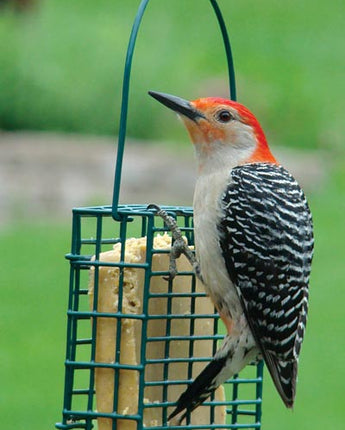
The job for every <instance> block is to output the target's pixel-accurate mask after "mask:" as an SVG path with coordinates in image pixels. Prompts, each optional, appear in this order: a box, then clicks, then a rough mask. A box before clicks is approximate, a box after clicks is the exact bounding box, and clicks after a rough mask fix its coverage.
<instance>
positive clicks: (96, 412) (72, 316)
mask: <svg viewBox="0 0 345 430" xmlns="http://www.w3.org/2000/svg"><path fill="white" fill-rule="evenodd" d="M164 209H165V210H167V211H168V212H169V214H171V215H172V216H174V217H175V218H176V220H177V222H178V224H179V226H180V227H181V229H182V231H183V232H184V235H185V236H186V239H187V240H188V243H189V245H191V246H193V244H194V237H193V212H192V209H191V208H189V207H173V206H169V207H164ZM111 212H112V208H111V206H100V207H89V208H78V209H75V210H74V211H73V232H72V246H71V252H70V253H69V254H68V255H67V256H66V257H67V258H68V260H69V261H70V266H71V268H70V290H69V303H68V312H67V315H68V324H67V350H66V361H65V366H66V374H65V393H64V406H63V420H62V422H61V423H58V424H56V428H58V429H78V428H79V429H87V430H90V429H92V428H99V429H109V430H110V429H111V430H114V429H117V430H120V429H122V428H123V429H135V430H142V429H144V428H145V429H152V430H153V429H156V430H157V429H158V430H159V429H161V430H163V429H168V428H169V429H173V428H181V427H176V426H175V427H174V426H169V425H168V423H167V417H168V415H169V413H170V412H171V411H172V409H173V405H174V404H175V402H176V400H177V397H178V395H177V393H181V392H182V391H183V390H184V389H185V387H186V384H187V383H189V382H191V380H192V379H193V378H194V377H195V373H198V372H199V370H200V369H201V368H202V367H204V366H205V365H206V363H207V362H208V361H209V360H210V358H211V356H212V355H213V354H214V352H215V350H216V349H217V344H218V342H219V341H220V339H221V338H222V336H221V335H219V334H218V315H217V314H216V312H215V310H214V309H213V307H212V309H211V311H208V312H207V313H203V312H200V309H201V308H200V303H201V302H200V301H202V300H205V301H209V299H208V298H207V297H205V294H204V292H203V291H202V289H198V287H197V281H196V279H195V276H194V274H193V272H192V271H191V269H189V268H187V269H188V270H183V271H182V272H180V273H179V274H178V276H177V277H176V278H175V280H174V281H165V280H163V279H162V276H164V275H168V260H169V258H168V257H169V255H168V254H169V249H158V248H155V243H156V242H155V240H156V238H157V237H159V236H160V237H162V235H164V233H166V231H167V228H166V227H165V226H164V225H163V224H162V221H161V220H160V218H158V217H156V216H155V215H154V213H153V212H152V211H148V210H146V207H144V206H140V205H126V206H119V212H120V214H121V221H119V222H116V221H114V220H113V219H112V217H111ZM133 238H134V239H133ZM139 238H145V239H139ZM136 239H138V240H143V241H144V242H143V244H144V245H143V248H142V258H141V259H139V258H137V259H136V260H135V261H128V255H127V254H128V253H127V251H128V252H129V247H130V243H131V241H132V240H136ZM114 248H117V249H118V250H119V256H118V259H117V260H115V261H114V260H113V261H110V260H109V259H107V258H106V256H107V255H108V254H109V253H111V252H112V251H113V250H114ZM162 255H165V256H166V258H165V260H164V264H162V265H158V266H157V265H156V264H155V259H156V258H160V257H161V256H162ZM114 270H115V271H117V275H118V277H117V278H116V280H115V281H114V279H113V282H114V285H115V284H116V283H117V284H118V288H117V292H116V294H115V296H116V297H115V296H113V299H114V302H113V303H110V304H109V306H110V310H109V307H108V308H104V307H103V308H102V305H101V303H102V299H101V294H102V288H105V280H104V279H105V278H104V273H108V274H109V276H111V273H112V272H111V271H114ZM129 275H130V276H132V277H133V276H134V277H136V279H139V285H138V293H137V296H138V297H137V299H138V301H139V302H140V304H139V306H138V307H137V308H135V310H130V311H128V308H126V306H127V305H128V300H129V298H128V285H129V280H128V276H129ZM179 282H183V289H182V290H181V288H180V289H178V288H176V287H175V285H176V284H178V283H179ZM158 284H159V285H160V287H159V289H157V285H158ZM115 299H116V300H115ZM131 299H132V300H134V298H133V296H131ZM115 301H117V304H116V305H115V304H114V303H115ZM181 303H182V304H181ZM186 309H189V311H188V312H186ZM181 312H182V313H181ZM181 321H183V322H182V323H181ZM107 324H108V326H109V324H110V326H111V327H112V328H111V329H110V330H111V333H112V335H114V334H115V335H114V336H113V341H112V343H111V341H109V339H107V342H110V343H111V347H110V349H112V353H111V354H110V355H111V360H109V359H108V361H107V360H105V359H104V357H102V358H100V355H98V354H99V348H102V342H103V340H102V338H101V337H100V336H101V330H102V327H103V329H104V326H105V325H107ZM205 324H206V326H208V327H210V330H209V331H208V332H206V331H205V330H204V327H205ZM115 326H116V328H115V329H114V327H115ZM198 326H199V329H198ZM200 327H201V329H200ZM131 328H132V329H133V330H134V331H135V332H136V333H137V334H136V336H135V342H137V345H136V353H135V354H134V355H135V360H133V359H129V361H126V359H124V358H123V356H122V355H121V354H122V352H121V351H123V350H124V349H126V348H127V349H128V348H129V350H130V351H131V346H130V345H129V344H130V342H129V339H131V337H130V336H127V334H128V333H127V334H126V330H127V331H128V330H131ZM108 334H109V333H108ZM126 336H127V337H126ZM181 345H182V346H181ZM103 346H104V345H103ZM108 347H109V345H108ZM108 349H109V348H108ZM132 352H133V351H132ZM100 372H104V375H103V379H99V378H101V377H102V375H101V373H100ZM100 375H101V376H100ZM133 381H134V382H133ZM102 383H105V384H108V387H109V386H110V391H111V393H112V394H110V403H111V404H110V403H109V398H108V400H107V406H106V407H104V406H102V405H101V404H100V402H99V399H98V398H97V396H101V395H103V394H102V392H101V391H100V390H102V386H101V384H102ZM97 384H98V385H97ZM124 385H126V386H127V387H128V386H130V387H132V391H131V392H130V393H129V397H128V396H127V397H126V387H125V388H124ZM133 385H134V387H135V390H134V391H133ZM127 394H128V393H127ZM261 394H262V364H261V363H260V364H259V365H252V366H248V368H247V369H246V371H245V374H244V375H242V374H241V376H236V377H235V378H233V379H231V380H229V381H227V383H226V384H225V396H226V399H225V398H219V397H218V398H211V399H210V400H209V401H206V402H205V403H204V405H202V406H200V407H199V409H200V410H202V409H204V411H203V412H198V413H197V415H198V416H201V415H202V416H204V417H205V416H206V417H207V421H206V424H205V421H204V423H202V424H201V423H196V422H195V421H193V414H191V417H187V422H186V424H185V425H184V426H183V428H188V429H206V428H207V429H221V428H224V429H225V428H226V429H260V425H261V424H260V421H261V403H262V400H261ZM108 396H109V392H108ZM111 397H113V398H111ZM125 397H126V398H127V399H128V398H129V399H130V400H129V404H127V405H126V406H124V404H123V403H124V402H126V400H125ZM127 402H128V400H127ZM220 409H221V410H222V411H224V413H225V419H224V420H223V421H222V422H221V423H219V420H218V421H217V419H216V418H217V417H219V410H220ZM147 417H148V418H147ZM203 419H205V418H203ZM207 422H209V423H210V424H207Z"/></svg>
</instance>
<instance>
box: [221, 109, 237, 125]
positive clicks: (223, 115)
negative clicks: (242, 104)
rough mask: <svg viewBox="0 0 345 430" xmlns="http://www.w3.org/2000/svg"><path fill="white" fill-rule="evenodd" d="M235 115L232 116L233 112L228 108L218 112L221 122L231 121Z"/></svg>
mask: <svg viewBox="0 0 345 430" xmlns="http://www.w3.org/2000/svg"><path fill="white" fill-rule="evenodd" d="M233 118H234V117H233V116H232V114H231V113H230V112H229V111H228V110H225V109H224V110H221V111H220V112H218V113H217V120H218V121H220V122H229V121H231V120H232V119H233Z"/></svg>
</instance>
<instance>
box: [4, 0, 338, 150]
mask: <svg viewBox="0 0 345 430" xmlns="http://www.w3.org/2000/svg"><path fill="white" fill-rule="evenodd" d="M138 3H139V0H117V1H116V2H109V1H108V0H98V1H97V2H95V1H93V0H74V1H73V2H71V1H69V0H42V1H39V2H37V6H36V8H34V9H33V10H32V11H31V12H28V13H26V14H23V13H22V14H15V13H13V11H11V10H10V9H6V8H3V9H1V13H0V38H1V40H4V41H5V42H6V43H4V49H2V50H1V52H0V66H1V74H0V128H4V129H11V130H12V129H35V130H37V129H42V130H64V131H73V132H83V133H97V134H114V133H115V134H116V133H117V131H118V118H119V108H120V97H121V81H122V73H123V64H124V57H125V50H126V46H127V41H128V37H129V32H130V28H131V25H132V20H133V17H134V15H135V12H136V9H137V6H138ZM219 4H220V6H221V7H222V10H223V12H224V16H225V18H226V21H227V22H228V23H229V30H230V33H231V37H232V44H233V51H234V58H235V66H236V71H237V78H238V95H239V100H240V101H241V102H243V103H245V104H247V105H248V106H249V107H251V108H252V110H253V111H254V112H255V113H256V114H257V115H258V117H259V118H260V119H263V120H264V123H263V125H264V129H266V130H270V136H269V137H270V139H271V140H274V141H277V140H278V136H279V143H280V144H285V145H289V146H298V147H303V146H304V147H309V148H319V147H324V146H327V145H328V143H327V142H332V147H334V146H336V145H338V146H341V145H342V136H343V135H344V131H345V130H344V123H343V121H342V119H341V118H342V117H341V116H340V115H339V112H341V110H342V105H343V100H342V97H341V93H342V91H343V90H344V80H343V70H344V69H345V58H344V56H342V55H341V52H342V50H343V46H342V40H343V38H342V24H343V22H342V16H343V15H344V8H345V4H344V2H342V1H340V0H332V1H329V2H327V3H321V4H320V3H319V2H315V1H313V0H303V1H301V2H289V4H287V3H286V2H276V1H273V0H262V1H260V2H257V1H256V0H247V1H246V2H236V1H226V0H219ZM219 33H220V32H219V31H218V29H217V24H216V20H215V18H214V17H213V12H212V9H211V6H210V4H209V2H208V1H207V0H203V1H202V0H188V2H187V1H186V0H174V1H164V2H160V1H154V0H153V1H151V2H150V4H149V7H148V8H147V12H146V14H145V17H144V21H143V24H142V28H141V30H140V33H139V37H138V42H137V46H136V50H135V56H134V63H133V76H132V85H131V104H130V112H129V121H128V131H129V134H130V135H132V136H135V137H140V138H150V139H151V138H163V137H164V138H166V131H165V130H164V127H163V126H162V124H164V122H165V120H166V118H168V115H171V113H169V112H167V111H165V110H164V109H162V107H161V106H159V105H158V104H157V103H155V102H153V100H150V99H149V98H148V96H147V90H148V89H156V90H161V91H166V92H171V93H175V94H179V95H181V96H184V97H186V98H196V97H199V96H207V95H227V94H228V89H227V87H228V85H227V81H226V79H227V78H226V73H225V70H226V67H225V58H224V49H223V46H222V42H221V37H220V34H219ZM289 123H290V124H295V126H294V127H288V126H287V124H289ZM169 133H170V135H171V138H172V139H173V138H174V137H175V138H179V137H180V136H182V133H183V131H182V130H181V128H180V127H178V125H176V127H175V128H173V129H171V130H169Z"/></svg>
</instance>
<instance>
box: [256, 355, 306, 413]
mask: <svg viewBox="0 0 345 430" xmlns="http://www.w3.org/2000/svg"><path fill="white" fill-rule="evenodd" d="M264 358H265V363H266V365H267V368H268V370H269V372H270V374H271V377H272V380H273V382H274V385H275V386H276V388H277V390H278V393H279V394H280V397H281V398H282V400H283V402H284V404H285V406H286V407H287V408H292V407H293V403H294V399H295V395H296V379H297V367H298V363H297V361H296V360H291V361H283V360H278V359H276V358H275V357H273V356H272V355H271V354H269V353H267V352H266V353H265V354H264Z"/></svg>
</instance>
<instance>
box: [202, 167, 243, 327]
mask: <svg viewBox="0 0 345 430" xmlns="http://www.w3.org/2000/svg"><path fill="white" fill-rule="evenodd" d="M228 182H229V171H228V170H225V171H224V170H222V171H221V172H217V173H212V174H209V175H202V176H200V177H199V178H198V180H197V182H196V187H195V193H194V229H195V246H196V254H197V258H198V261H199V264H200V268H201V274H202V277H203V280H204V283H205V289H206V292H207V294H209V296H210V298H211V300H212V301H213V302H214V304H215V305H216V307H217V308H218V310H219V311H221V310H222V309H224V308H227V309H229V311H230V312H229V313H230V316H232V318H235V319H236V316H238V317H239V316H240V315H241V314H242V307H241V304H240V301H239V298H238V295H237V292H236V290H235V288H234V287H233V285H232V282H231V281H230V278H229V275H228V272H227V269H226V266H225V263H224V258H223V255H222V251H221V248H220V244H219V232H218V230H217V225H218V223H219V219H220V218H221V217H222V216H223V214H222V211H221V209H220V200H221V196H222V194H223V192H224V187H225V184H228Z"/></svg>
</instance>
